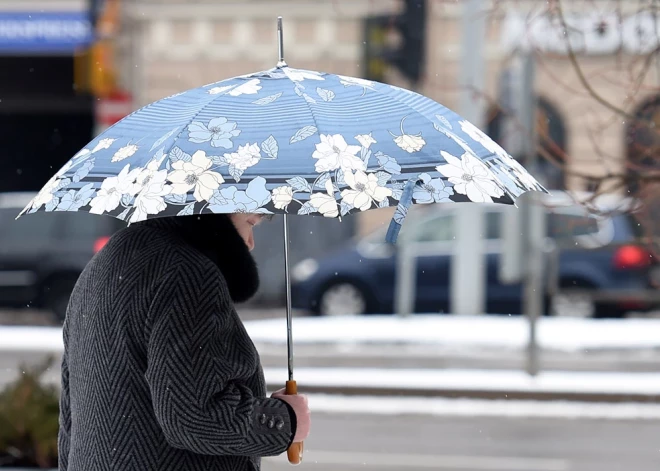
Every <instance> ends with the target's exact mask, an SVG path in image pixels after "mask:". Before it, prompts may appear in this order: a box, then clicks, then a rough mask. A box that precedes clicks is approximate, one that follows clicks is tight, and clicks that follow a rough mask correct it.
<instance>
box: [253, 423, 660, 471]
mask: <svg viewBox="0 0 660 471" xmlns="http://www.w3.org/2000/svg"><path fill="white" fill-rule="evenodd" d="M313 420H314V423H313V434H312V436H311V437H310V439H309V440H308V441H307V442H306V444H305V453H306V454H305V458H304V467H303V466H301V467H300V468H299V469H310V470H315V471H336V470H337V469H342V470H343V471H357V470H365V469H371V470H397V471H422V470H429V469H435V470H457V471H458V470H461V471H486V470H487V471H623V470H635V471H657V470H658V463H660V444H659V442H658V439H657V437H658V436H659V435H660V421H658V422H650V421H644V422H633V421H630V422H628V421H610V420H608V421H596V420H583V419H580V420H568V419H509V418H478V417H475V418H453V417H452V418H443V417H424V416H412V415H410V416H408V415H405V416H379V415H328V414H315V415H314V418H313ZM286 469H291V467H290V465H289V464H288V463H287V462H286V457H278V458H267V459H265V460H264V464H263V470H264V471H284V470H286Z"/></svg>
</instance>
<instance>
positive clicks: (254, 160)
mask: <svg viewBox="0 0 660 471" xmlns="http://www.w3.org/2000/svg"><path fill="white" fill-rule="evenodd" d="M224 157H225V158H226V159H227V162H228V163H229V165H232V166H234V167H236V168H237V169H240V170H247V169H248V168H250V167H252V166H253V165H256V164H258V163H259V160H261V149H260V148H259V145H258V144H256V143H255V144H245V145H244V146H238V151H237V152H232V153H230V154H225V155H224Z"/></svg>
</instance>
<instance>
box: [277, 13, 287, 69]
mask: <svg viewBox="0 0 660 471" xmlns="http://www.w3.org/2000/svg"><path fill="white" fill-rule="evenodd" d="M277 42H278V49H279V60H278V61H277V68H278V69H281V68H282V67H286V66H287V64H286V62H284V32H283V28H282V17H281V16H278V17H277Z"/></svg>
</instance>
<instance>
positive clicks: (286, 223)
mask: <svg viewBox="0 0 660 471" xmlns="http://www.w3.org/2000/svg"><path fill="white" fill-rule="evenodd" d="M283 223H284V280H285V285H286V345H287V357H288V368H289V381H293V332H292V325H291V324H292V323H293V315H292V313H291V310H292V309H291V273H290V267H289V221H288V219H287V215H286V214H285V215H284V222H283Z"/></svg>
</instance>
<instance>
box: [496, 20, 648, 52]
mask: <svg viewBox="0 0 660 471" xmlns="http://www.w3.org/2000/svg"><path fill="white" fill-rule="evenodd" d="M565 20H566V24H567V26H568V28H567V29H566V30H565V29H564V27H563V25H562V23H561V21H560V19H559V18H558V17H556V16H551V15H529V16H528V15H525V14H521V13H511V14H509V15H507V17H506V19H505V21H504V24H503V28H502V45H503V47H504V49H505V51H506V52H512V51H514V50H519V49H522V50H530V49H531V50H537V51H540V52H550V53H556V54H567V53H568V51H569V46H570V48H571V49H572V50H573V51H574V52H575V53H577V54H589V55H604V54H614V53H616V52H619V51H620V50H623V51H624V52H626V53H628V54H648V53H650V52H652V51H654V50H655V49H656V48H657V47H658V46H660V35H658V31H660V17H658V18H656V17H654V15H653V14H652V13H648V12H644V13H638V14H634V15H630V16H624V17H621V16H619V15H618V14H616V13H605V14H603V13H582V14H570V15H569V14H567V15H566V17H565Z"/></svg>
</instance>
